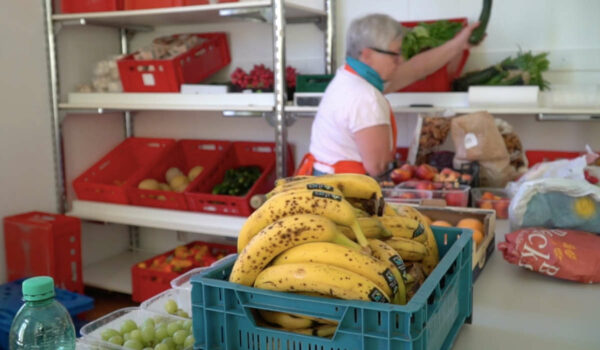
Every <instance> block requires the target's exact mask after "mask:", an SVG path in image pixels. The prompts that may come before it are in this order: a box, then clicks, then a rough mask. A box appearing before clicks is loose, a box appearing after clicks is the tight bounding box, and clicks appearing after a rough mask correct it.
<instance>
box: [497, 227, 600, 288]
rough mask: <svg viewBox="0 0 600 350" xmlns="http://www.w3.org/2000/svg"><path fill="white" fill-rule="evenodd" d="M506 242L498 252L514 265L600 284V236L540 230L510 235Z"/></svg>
mask: <svg viewBox="0 0 600 350" xmlns="http://www.w3.org/2000/svg"><path fill="white" fill-rule="evenodd" d="M505 239H506V241H505V242H501V243H499V244H498V249H499V250H500V251H501V252H502V254H503V256H504V259H505V260H506V261H508V262H509V263H511V264H515V265H518V266H521V267H524V268H526V269H529V270H531V271H536V272H539V273H542V274H545V275H548V276H551V277H556V278H561V279H566V280H570V281H575V282H582V283H598V282H600V236H597V235H594V234H591V233H588V232H583V231H574V230H562V229H547V228H537V227H536V228H527V229H521V230H518V231H515V232H513V233H509V234H507V235H506V237H505Z"/></svg>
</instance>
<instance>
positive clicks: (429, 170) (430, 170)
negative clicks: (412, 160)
mask: <svg viewBox="0 0 600 350" xmlns="http://www.w3.org/2000/svg"><path fill="white" fill-rule="evenodd" d="M435 174H437V169H436V168H434V167H432V166H431V165H429V164H421V165H419V166H418V167H417V171H416V175H417V177H418V178H419V179H421V180H429V181H431V180H433V178H434V177H435Z"/></svg>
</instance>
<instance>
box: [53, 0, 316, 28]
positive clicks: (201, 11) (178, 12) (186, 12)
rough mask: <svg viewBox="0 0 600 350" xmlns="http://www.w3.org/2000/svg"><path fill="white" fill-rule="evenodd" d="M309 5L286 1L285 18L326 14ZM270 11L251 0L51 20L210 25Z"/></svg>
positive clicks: (264, 1) (265, 0) (266, 1)
mask: <svg viewBox="0 0 600 350" xmlns="http://www.w3.org/2000/svg"><path fill="white" fill-rule="evenodd" d="M322 4H323V2H321V6H318V7H317V6H315V5H316V4H313V5H310V4H307V3H305V2H304V1H299V0H295V1H293V0H287V1H286V6H285V15H286V18H302V17H314V16H325V15H326V12H325V10H324V8H323V6H322ZM270 7H271V1H270V0H250V1H239V2H232V3H222V4H209V5H196V6H180V7H167V8H157V9H143V10H127V11H110V12H88V13H66V14H56V15H53V16H52V20H54V21H55V22H75V23H80V21H82V20H83V21H85V22H86V23H90V24H98V25H110V26H127V25H137V26H157V25H169V24H185V23H189V24H192V23H195V24H201V23H203V22H204V23H207V22H218V21H232V20H239V19H235V17H221V16H220V15H219V11H221V10H261V9H266V8H270Z"/></svg>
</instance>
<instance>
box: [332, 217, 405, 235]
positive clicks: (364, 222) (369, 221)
mask: <svg viewBox="0 0 600 350" xmlns="http://www.w3.org/2000/svg"><path fill="white" fill-rule="evenodd" d="M356 220H357V221H358V225H359V226H360V229H361V230H362V232H363V233H364V235H365V237H367V238H386V239H387V238H390V237H392V236H393V235H392V233H391V232H390V231H389V230H388V229H386V227H385V226H383V224H382V223H381V222H380V221H379V219H378V217H377V216H367V217H358V218H356ZM338 228H339V229H340V231H341V232H342V233H343V234H344V235H346V237H348V238H350V239H353V240H356V235H355V234H354V232H353V231H352V230H351V229H350V228H349V227H347V226H338Z"/></svg>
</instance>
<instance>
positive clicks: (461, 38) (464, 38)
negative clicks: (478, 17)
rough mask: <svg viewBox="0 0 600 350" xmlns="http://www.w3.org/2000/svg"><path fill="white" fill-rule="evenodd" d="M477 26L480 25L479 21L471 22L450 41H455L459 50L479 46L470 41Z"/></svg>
mask: <svg viewBox="0 0 600 350" xmlns="http://www.w3.org/2000/svg"><path fill="white" fill-rule="evenodd" d="M477 27H479V22H474V23H471V24H469V25H468V26H466V27H465V28H463V30H461V31H460V32H459V33H458V34H457V35H456V36H455V37H454V38H453V39H452V40H450V41H451V42H454V44H455V45H456V46H457V47H458V48H459V50H469V49H470V48H472V47H474V46H477V45H473V44H471V43H470V42H469V38H470V37H471V34H473V30H475V28H477ZM484 39H485V36H484Z"/></svg>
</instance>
